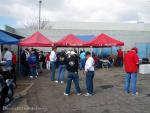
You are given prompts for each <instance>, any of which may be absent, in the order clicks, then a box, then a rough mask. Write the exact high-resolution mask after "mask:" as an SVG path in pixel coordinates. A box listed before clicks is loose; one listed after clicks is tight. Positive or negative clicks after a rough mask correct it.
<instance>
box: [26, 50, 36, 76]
mask: <svg viewBox="0 0 150 113" xmlns="http://www.w3.org/2000/svg"><path fill="white" fill-rule="evenodd" d="M28 62H29V66H30V78H33V77H35V78H37V66H36V63H37V59H36V55H35V52H34V51H33V50H32V52H31V55H30V57H29V58H28Z"/></svg>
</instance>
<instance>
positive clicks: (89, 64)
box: [85, 52, 95, 96]
mask: <svg viewBox="0 0 150 113" xmlns="http://www.w3.org/2000/svg"><path fill="white" fill-rule="evenodd" d="M86 58H87V60H86V63H85V72H86V88H87V93H86V94H85V96H92V95H93V93H94V92H93V78H94V64H95V62H94V59H93V58H92V56H91V53H90V52H86Z"/></svg>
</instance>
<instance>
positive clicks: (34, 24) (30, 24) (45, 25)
mask: <svg viewBox="0 0 150 113" xmlns="http://www.w3.org/2000/svg"><path fill="white" fill-rule="evenodd" d="M24 27H25V28H27V29H33V30H37V29H38V27H39V21H38V18H35V19H28V20H27V21H26V22H25V24H24ZM40 29H51V26H50V21H48V19H46V18H43V20H42V21H41V22H40Z"/></svg>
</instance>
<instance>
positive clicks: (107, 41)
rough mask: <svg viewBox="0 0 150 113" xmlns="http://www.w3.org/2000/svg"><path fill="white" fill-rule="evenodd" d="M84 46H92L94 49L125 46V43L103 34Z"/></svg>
mask: <svg viewBox="0 0 150 113" xmlns="http://www.w3.org/2000/svg"><path fill="white" fill-rule="evenodd" d="M84 46H92V47H111V46H124V42H121V41H118V40H116V39H114V38H112V37H110V36H108V35H106V34H103V33H102V34H101V35H98V36H97V37H96V38H94V39H93V40H91V41H89V42H87V43H85V44H84Z"/></svg>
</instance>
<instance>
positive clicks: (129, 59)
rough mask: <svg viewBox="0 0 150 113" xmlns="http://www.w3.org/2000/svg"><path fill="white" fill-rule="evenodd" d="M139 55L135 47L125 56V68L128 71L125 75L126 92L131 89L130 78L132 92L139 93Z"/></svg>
mask: <svg viewBox="0 0 150 113" xmlns="http://www.w3.org/2000/svg"><path fill="white" fill-rule="evenodd" d="M138 64H139V57H138V55H137V53H136V50H135V49H134V48H133V49H131V50H130V51H129V52H128V53H126V54H125V56H124V68H125V72H126V73H127V75H126V77H125V92H127V93H129V91H130V80H131V86H132V88H131V89H132V90H131V91H132V94H133V95H137V94H138V93H137V91H136V81H137V72H138Z"/></svg>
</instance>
